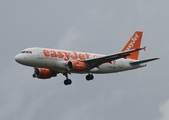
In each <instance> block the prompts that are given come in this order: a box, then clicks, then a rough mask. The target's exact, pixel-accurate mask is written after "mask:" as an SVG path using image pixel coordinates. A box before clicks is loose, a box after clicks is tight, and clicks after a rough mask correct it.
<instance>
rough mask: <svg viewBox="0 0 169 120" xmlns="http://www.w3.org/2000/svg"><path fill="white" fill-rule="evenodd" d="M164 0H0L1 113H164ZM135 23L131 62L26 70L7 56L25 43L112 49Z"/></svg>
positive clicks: (168, 112)
mask: <svg viewBox="0 0 169 120" xmlns="http://www.w3.org/2000/svg"><path fill="white" fill-rule="evenodd" d="M168 6H169V1H168V0H161V1H159V0H149V1H148V0H141V1H140V0H139V1H137V0H127V1H119V0H116V1H115V0H106V1H105V0H84V1H78V0H71V1H70V0H0V41H1V44H0V51H1V52H0V56H1V63H0V65H1V68H2V69H1V72H0V119H1V120H169V79H168V78H169V65H168V53H169V41H168V39H169V38H168V31H169V15H168V13H169V7H168ZM136 30H141V31H143V41H142V46H145V45H146V46H147V51H146V52H144V51H141V52H140V56H139V58H140V59H146V58H152V57H159V58H161V59H160V60H158V61H154V62H151V63H149V64H148V66H147V67H144V68H140V69H137V70H132V71H127V72H122V73H114V74H105V75H95V79H94V80H93V81H86V80H85V76H86V75H77V74H72V75H70V76H69V78H71V79H72V82H73V83H72V85H70V86H65V85H64V84H63V81H64V80H65V77H64V76H63V75H61V74H59V75H58V76H57V77H55V78H51V79H49V80H39V79H34V78H32V74H33V68H31V67H26V66H22V65H20V64H18V63H16V62H15V60H14V56H15V55H16V54H18V53H20V52H21V51H22V50H23V49H25V48H29V47H36V46H39V47H48V48H57V49H67V50H77V51H85V52H95V53H101V54H112V53H116V52H119V51H120V50H121V49H122V48H123V46H124V45H125V44H126V42H127V41H128V39H129V38H130V37H131V35H132V34H133V33H134V32H135V31H136Z"/></svg>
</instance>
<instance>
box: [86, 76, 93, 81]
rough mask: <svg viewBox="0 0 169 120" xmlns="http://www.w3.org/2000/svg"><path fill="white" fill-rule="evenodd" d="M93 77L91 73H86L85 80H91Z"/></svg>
mask: <svg viewBox="0 0 169 120" xmlns="http://www.w3.org/2000/svg"><path fill="white" fill-rule="evenodd" d="M93 79H94V76H93V75H92V74H88V75H86V80H87V81H90V80H93Z"/></svg>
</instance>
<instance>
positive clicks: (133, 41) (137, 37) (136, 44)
mask: <svg viewBox="0 0 169 120" xmlns="http://www.w3.org/2000/svg"><path fill="white" fill-rule="evenodd" d="M142 34H143V32H141V31H136V32H135V33H134V34H133V36H132V37H131V38H130V40H129V41H128V42H127V44H126V45H125V46H124V48H123V49H122V52H124V51H127V50H132V49H135V48H140V44H141V40H142ZM138 56H139V51H136V52H133V53H131V54H130V56H127V58H130V59H134V60H138Z"/></svg>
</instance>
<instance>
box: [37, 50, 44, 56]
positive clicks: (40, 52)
mask: <svg viewBox="0 0 169 120" xmlns="http://www.w3.org/2000/svg"><path fill="white" fill-rule="evenodd" d="M37 52H38V59H43V55H42V50H41V49H40V48H37Z"/></svg>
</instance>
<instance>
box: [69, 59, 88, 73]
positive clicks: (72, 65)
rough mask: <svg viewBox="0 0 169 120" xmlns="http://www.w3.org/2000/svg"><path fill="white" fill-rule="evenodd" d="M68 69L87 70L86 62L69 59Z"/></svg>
mask: <svg viewBox="0 0 169 120" xmlns="http://www.w3.org/2000/svg"><path fill="white" fill-rule="evenodd" d="M67 69H68V70H70V71H84V70H86V63H85V62H80V61H76V60H73V61H69V62H68V63H67Z"/></svg>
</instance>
